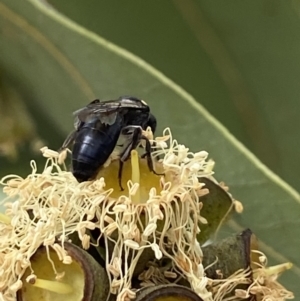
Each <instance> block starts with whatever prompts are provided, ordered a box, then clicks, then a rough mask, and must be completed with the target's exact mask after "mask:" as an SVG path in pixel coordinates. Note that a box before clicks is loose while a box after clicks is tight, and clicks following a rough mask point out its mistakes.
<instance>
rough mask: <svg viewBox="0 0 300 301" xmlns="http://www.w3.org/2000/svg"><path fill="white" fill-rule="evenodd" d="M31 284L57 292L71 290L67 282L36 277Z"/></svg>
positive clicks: (64, 292)
mask: <svg viewBox="0 0 300 301" xmlns="http://www.w3.org/2000/svg"><path fill="white" fill-rule="evenodd" d="M32 285H33V286H36V287H39V288H43V289H45V290H48V291H51V292H55V293H58V294H70V293H71V292H72V291H73V288H72V286H71V285H69V284H67V283H63V282H58V281H51V280H45V279H40V278H37V279H36V280H35V282H34V283H33V284H32Z"/></svg>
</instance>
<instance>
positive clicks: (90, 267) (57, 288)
mask: <svg viewBox="0 0 300 301" xmlns="http://www.w3.org/2000/svg"><path fill="white" fill-rule="evenodd" d="M64 247H65V250H66V251H67V255H68V256H70V257H71V258H72V262H71V263H69V262H68V263H67V264H65V263H63V262H62V261H61V260H59V258H58V255H57V253H56V252H55V251H54V250H53V249H52V248H51V247H50V248H49V254H50V258H51V261H52V263H51V262H50V261H49V259H48V257H47V251H46V248H45V247H41V248H39V249H38V250H37V251H36V253H35V254H34V255H33V256H32V257H31V260H30V262H31V269H32V270H31V269H30V268H27V270H26V271H25V273H24V275H23V276H22V282H23V286H22V288H21V289H20V290H19V291H18V292H17V300H18V301H46V300H55V301H68V300H70V301H71V300H72V301H83V300H84V301H96V300H97V301H99V300H100V301H101V300H106V298H107V296H108V293H109V281H108V277H107V273H106V271H105V269H104V268H103V267H101V266H100V265H99V264H98V263H97V262H96V261H95V260H94V258H93V257H92V256H90V255H89V254H88V253H87V252H86V251H84V250H82V249H80V248H79V247H77V246H76V245H73V244H71V243H66V242H65V243H64ZM53 265H54V267H55V269H56V271H57V273H55V272H54V269H53ZM32 271H33V272H32ZM32 273H33V274H32Z"/></svg>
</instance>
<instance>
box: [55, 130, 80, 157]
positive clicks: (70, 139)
mask: <svg viewBox="0 0 300 301" xmlns="http://www.w3.org/2000/svg"><path fill="white" fill-rule="evenodd" d="M76 133H77V131H76V130H74V131H72V132H71V133H70V134H69V135H68V137H67V138H66V140H65V141H64V143H63V145H62V146H61V147H60V149H59V150H58V152H59V153H60V152H62V151H63V150H65V149H66V148H68V146H69V145H70V144H71V143H73V142H74V140H75V137H76Z"/></svg>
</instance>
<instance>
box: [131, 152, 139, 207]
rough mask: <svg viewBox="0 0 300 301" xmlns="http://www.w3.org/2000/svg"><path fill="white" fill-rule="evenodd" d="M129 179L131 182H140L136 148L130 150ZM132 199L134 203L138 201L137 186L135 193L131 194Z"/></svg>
mask: <svg viewBox="0 0 300 301" xmlns="http://www.w3.org/2000/svg"><path fill="white" fill-rule="evenodd" d="M131 180H132V183H133V184H135V183H138V184H140V166H139V156H138V152H137V151H136V150H132V151H131ZM132 201H133V203H135V204H138V203H139V202H140V189H139V188H138V189H137V191H136V193H135V195H133V196H132Z"/></svg>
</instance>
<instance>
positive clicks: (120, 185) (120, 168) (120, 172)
mask: <svg viewBox="0 0 300 301" xmlns="http://www.w3.org/2000/svg"><path fill="white" fill-rule="evenodd" d="M123 165H124V162H123V161H121V160H119V172H118V180H119V187H120V189H121V191H123V190H124V188H123V186H122V173H123Z"/></svg>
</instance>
